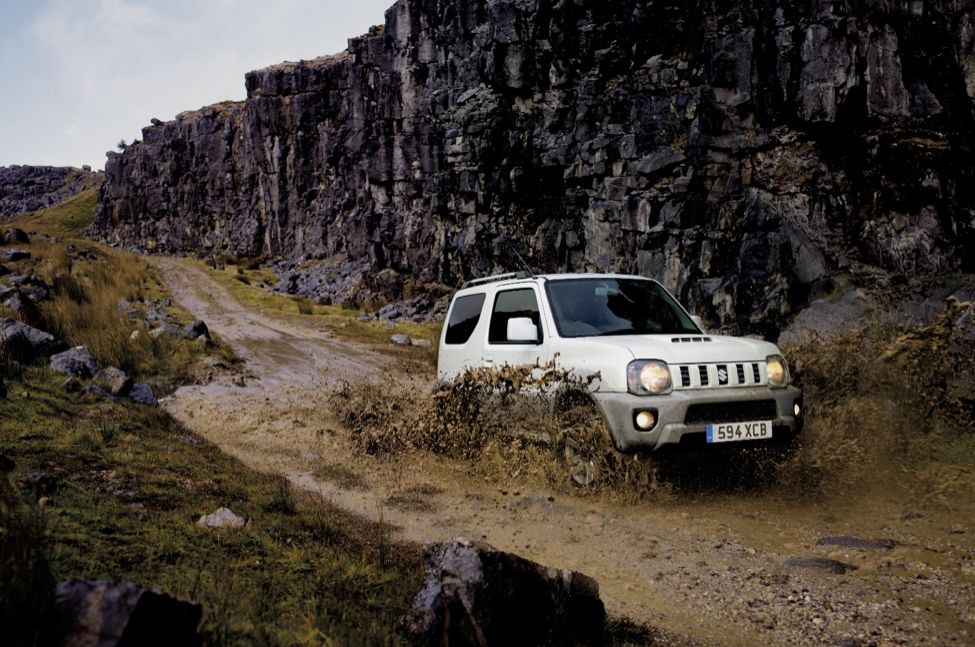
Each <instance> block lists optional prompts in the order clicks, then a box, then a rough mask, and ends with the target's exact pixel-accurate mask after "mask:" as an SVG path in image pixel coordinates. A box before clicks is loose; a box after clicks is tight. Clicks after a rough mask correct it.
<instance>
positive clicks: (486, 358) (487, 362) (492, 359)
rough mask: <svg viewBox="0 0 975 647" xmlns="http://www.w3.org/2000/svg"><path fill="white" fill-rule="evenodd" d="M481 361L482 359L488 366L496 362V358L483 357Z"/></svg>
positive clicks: (490, 356) (491, 356)
mask: <svg viewBox="0 0 975 647" xmlns="http://www.w3.org/2000/svg"><path fill="white" fill-rule="evenodd" d="M481 359H482V360H484V362H485V363H486V364H490V363H491V362H493V361H494V356H493V355H485V356H484V357H482V358H481Z"/></svg>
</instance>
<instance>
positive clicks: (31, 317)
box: [3, 290, 41, 326]
mask: <svg viewBox="0 0 975 647" xmlns="http://www.w3.org/2000/svg"><path fill="white" fill-rule="evenodd" d="M3 305H5V306H7V307H8V308H10V310H11V312H13V314H14V318H15V319H17V320H18V321H21V322H23V323H25V324H27V325H28V326H33V325H35V324H37V322H38V321H40V319H41V311H40V310H39V309H38V307H37V304H36V303H34V302H33V301H32V300H31V299H29V298H27V297H26V296H24V295H23V293H22V292H21V291H20V290H14V291H13V292H12V293H11V295H10V296H9V297H7V298H6V299H5V300H4V302H3Z"/></svg>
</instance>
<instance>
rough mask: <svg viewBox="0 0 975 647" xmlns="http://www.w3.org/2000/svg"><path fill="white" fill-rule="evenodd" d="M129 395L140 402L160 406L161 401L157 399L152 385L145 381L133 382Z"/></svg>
mask: <svg viewBox="0 0 975 647" xmlns="http://www.w3.org/2000/svg"><path fill="white" fill-rule="evenodd" d="M129 397H130V398H132V399H133V400H134V401H136V402H138V403H139V404H145V405H148V406H150V407H158V406H159V402H158V401H157V400H156V396H155V394H154V393H153V392H152V387H151V386H149V385H148V384H145V383H144V382H138V383H136V384H133V385H132V389H131V390H130V391H129Z"/></svg>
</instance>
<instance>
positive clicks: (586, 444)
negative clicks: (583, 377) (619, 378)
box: [554, 392, 622, 489]
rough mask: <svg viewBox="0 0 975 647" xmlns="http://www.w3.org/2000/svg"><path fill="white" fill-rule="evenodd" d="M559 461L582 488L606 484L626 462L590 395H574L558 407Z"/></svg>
mask: <svg viewBox="0 0 975 647" xmlns="http://www.w3.org/2000/svg"><path fill="white" fill-rule="evenodd" d="M556 427H557V429H558V433H557V442H556V443H555V448H556V455H555V457H554V458H555V460H556V461H558V462H559V463H560V465H561V467H560V472H561V473H562V474H565V477H566V481H567V482H568V483H569V484H570V485H572V486H574V487H579V488H586V489H595V488H597V487H599V486H601V485H605V484H606V483H607V482H608V481H609V480H610V479H609V477H610V476H611V475H612V474H614V473H615V472H616V471H617V469H618V466H619V465H620V464H621V462H622V454H620V453H619V452H618V451H616V448H615V447H614V446H613V442H612V439H611V438H610V434H609V430H608V429H607V427H606V422H605V421H604V420H603V417H602V414H600V413H599V410H598V409H597V408H596V406H595V404H594V403H593V402H592V400H591V399H590V398H589V396H588V395H586V394H583V393H576V392H571V393H569V394H566V395H565V396H564V397H562V398H560V399H559V401H558V403H557V405H556Z"/></svg>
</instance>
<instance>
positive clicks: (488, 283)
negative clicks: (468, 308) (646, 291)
mask: <svg viewBox="0 0 975 647" xmlns="http://www.w3.org/2000/svg"><path fill="white" fill-rule="evenodd" d="M502 276H508V275H500V276H498V278H497V280H492V277H485V278H483V279H476V280H477V281H478V283H477V284H475V285H468V286H467V287H464V288H461V289H460V290H458V294H460V293H461V292H463V293H464V294H469V293H471V292H479V291H486V290H488V289H498V288H505V287H509V286H512V285H525V284H529V283H540V282H542V281H566V280H573V279H637V280H641V281H654V279H651V278H648V277H646V276H637V275H635V274H614V273H596V272H586V273H579V274H572V273H567V274H536V275H533V276H518V277H516V278H502Z"/></svg>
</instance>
